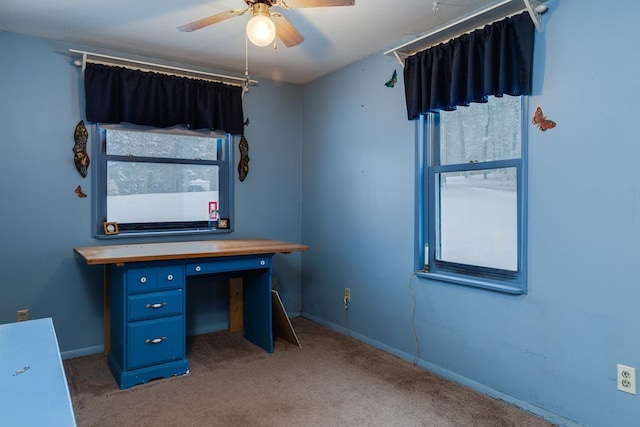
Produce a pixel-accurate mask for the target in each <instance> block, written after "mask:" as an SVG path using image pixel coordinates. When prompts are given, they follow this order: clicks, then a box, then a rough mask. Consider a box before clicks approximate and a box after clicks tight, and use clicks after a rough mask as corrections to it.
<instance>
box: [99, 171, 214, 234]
mask: <svg viewBox="0 0 640 427" xmlns="http://www.w3.org/2000/svg"><path fill="white" fill-rule="evenodd" d="M218 174H219V171H218V166H210V165H182V164H173V163H143V162H118V161H109V162H107V221H116V222H118V223H123V224H126V223H133V222H172V221H207V220H208V218H209V206H210V203H215V205H212V206H215V207H216V208H217V210H220V206H219V196H218V190H219V189H218Z"/></svg>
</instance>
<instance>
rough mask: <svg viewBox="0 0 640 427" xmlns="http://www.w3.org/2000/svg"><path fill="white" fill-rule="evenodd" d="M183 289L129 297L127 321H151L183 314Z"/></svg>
mask: <svg viewBox="0 0 640 427" xmlns="http://www.w3.org/2000/svg"><path fill="white" fill-rule="evenodd" d="M183 295H184V293H183V292H182V289H175V290H171V291H163V292H152V293H147V294H137V295H131V296H128V297H127V320H128V321H134V320H142V319H151V318H154V317H166V316H175V315H179V314H182V311H183Z"/></svg>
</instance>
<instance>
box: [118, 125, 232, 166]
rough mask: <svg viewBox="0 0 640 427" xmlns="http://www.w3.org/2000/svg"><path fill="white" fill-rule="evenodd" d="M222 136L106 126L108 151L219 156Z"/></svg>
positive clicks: (140, 155)
mask: <svg viewBox="0 0 640 427" xmlns="http://www.w3.org/2000/svg"><path fill="white" fill-rule="evenodd" d="M219 143H220V139H218V138H211V137H206V136H200V137H199V136H192V135H180V134H175V133H158V132H149V131H146V132H139V131H131V130H119V129H107V154H109V155H120V156H135V157H165V158H174V159H200V160H217V158H218V156H217V152H218V146H219Z"/></svg>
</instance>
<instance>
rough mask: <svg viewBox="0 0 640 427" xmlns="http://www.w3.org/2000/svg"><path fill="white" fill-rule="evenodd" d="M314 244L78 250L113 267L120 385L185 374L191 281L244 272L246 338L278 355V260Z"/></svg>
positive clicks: (108, 279) (109, 327)
mask: <svg viewBox="0 0 640 427" xmlns="http://www.w3.org/2000/svg"><path fill="white" fill-rule="evenodd" d="M307 249H309V247H308V246H304V245H298V244H293V243H287V242H281V241H277V240H268V239H237V240H206V241H194V242H172V243H148V244H136V245H111V246H90V247H81V248H74V251H75V252H76V253H77V254H78V255H80V256H81V257H82V258H84V259H85V260H86V262H87V263H88V264H102V265H105V266H106V269H105V351H107V350H108V356H109V357H108V363H109V367H110V369H111V372H112V373H113V375H114V377H115V378H116V381H117V382H118V385H119V386H120V388H129V387H132V386H134V385H136V384H141V383H145V382H147V381H150V380H153V379H156V378H162V377H169V376H174V375H184V374H185V373H187V372H188V371H189V360H188V359H187V358H186V349H185V339H186V334H185V313H186V304H185V301H186V298H185V293H186V280H187V278H188V277H193V276H201V275H229V274H231V273H235V274H240V275H241V277H242V280H243V286H242V287H243V291H242V304H243V307H244V309H243V332H244V336H245V338H247V339H248V340H250V341H251V342H253V343H255V344H256V345H258V346H260V347H262V348H263V349H264V350H266V351H268V352H273V330H272V306H271V277H272V270H271V261H272V257H273V255H274V254H276V253H291V252H293V251H303V250H307Z"/></svg>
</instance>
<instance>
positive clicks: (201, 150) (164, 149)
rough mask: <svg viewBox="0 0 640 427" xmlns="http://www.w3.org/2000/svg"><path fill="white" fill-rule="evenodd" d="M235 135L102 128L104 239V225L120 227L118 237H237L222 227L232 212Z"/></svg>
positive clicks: (99, 200) (97, 203) (99, 212)
mask: <svg viewBox="0 0 640 427" xmlns="http://www.w3.org/2000/svg"><path fill="white" fill-rule="evenodd" d="M231 138H232V137H231V135H226V134H225V135H220V134H216V133H214V132H210V131H191V130H188V129H186V128H182V127H176V128H171V129H158V128H152V127H142V126H134V125H97V126H96V138H95V140H96V142H97V144H98V145H97V146H96V147H95V148H96V150H95V151H94V152H97V153H99V154H98V158H97V162H96V163H97V164H96V169H95V171H96V174H97V179H95V181H94V182H95V183H96V185H95V187H94V191H95V192H94V194H96V195H97V197H94V211H95V219H96V220H95V235H96V236H97V237H104V236H105V234H104V230H103V223H104V222H115V223H117V224H118V231H119V233H118V236H140V235H145V236H149V235H159V234H160V235H161V234H167V233H174V234H176V233H180V234H189V233H211V232H215V233H228V232H230V231H231V229H230V228H229V229H224V230H219V229H217V222H218V220H219V219H220V218H225V219H231V215H232V190H233V188H232V184H233V175H232V168H231V161H232V159H231V157H232V155H231ZM231 223H233V222H232V221H231ZM108 237H109V238H112V237H115V236H113V235H109V236H108Z"/></svg>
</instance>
